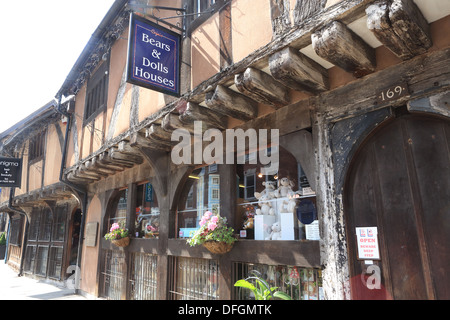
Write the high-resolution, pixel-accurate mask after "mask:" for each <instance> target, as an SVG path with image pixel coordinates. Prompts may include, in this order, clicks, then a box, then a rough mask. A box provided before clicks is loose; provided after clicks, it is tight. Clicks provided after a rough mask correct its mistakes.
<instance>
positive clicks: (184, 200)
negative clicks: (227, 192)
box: [177, 166, 220, 238]
mask: <svg viewBox="0 0 450 320" xmlns="http://www.w3.org/2000/svg"><path fill="white" fill-rule="evenodd" d="M208 210H209V211H211V212H213V213H218V214H220V175H219V174H217V168H216V167H215V166H209V167H208V166H206V167H202V168H199V169H196V170H194V171H193V172H192V173H191V174H190V175H189V177H188V179H187V181H186V183H185V185H184V189H183V192H182V194H181V199H180V201H179V204H178V211H177V232H178V237H179V238H189V237H190V236H192V234H193V232H195V230H197V228H198V227H199V222H200V220H201V217H202V216H203V214H204V213H205V212H206V211H208Z"/></svg>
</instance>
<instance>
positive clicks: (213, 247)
mask: <svg viewBox="0 0 450 320" xmlns="http://www.w3.org/2000/svg"><path fill="white" fill-rule="evenodd" d="M203 246H204V247H205V248H206V249H208V250H209V252H211V253H214V254H224V253H227V252H230V251H231V249H233V243H226V242H223V241H206V242H205V243H203Z"/></svg>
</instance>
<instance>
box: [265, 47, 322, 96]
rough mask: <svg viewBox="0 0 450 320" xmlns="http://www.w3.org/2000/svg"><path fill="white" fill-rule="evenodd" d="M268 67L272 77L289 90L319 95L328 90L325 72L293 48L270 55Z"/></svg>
mask: <svg viewBox="0 0 450 320" xmlns="http://www.w3.org/2000/svg"><path fill="white" fill-rule="evenodd" d="M269 66H270V72H271V74H272V76H273V77H274V78H275V79H276V80H278V81H280V82H281V83H283V84H284V85H286V86H287V87H289V88H291V89H294V90H297V91H308V92H312V93H319V92H322V91H326V90H328V88H329V81H328V72H327V70H326V69H325V68H323V67H322V66H321V65H319V64H318V63H317V62H315V61H313V60H312V59H310V58H308V57H307V56H305V55H304V54H302V53H301V52H299V51H298V50H296V49H294V48H291V47H286V48H284V49H282V50H280V51H278V52H276V53H274V54H272V55H271V56H270V58H269Z"/></svg>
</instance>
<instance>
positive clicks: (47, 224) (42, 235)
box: [38, 208, 53, 241]
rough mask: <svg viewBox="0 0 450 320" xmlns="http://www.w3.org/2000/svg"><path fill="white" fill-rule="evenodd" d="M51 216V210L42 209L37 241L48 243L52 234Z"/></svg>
mask: <svg viewBox="0 0 450 320" xmlns="http://www.w3.org/2000/svg"><path fill="white" fill-rule="evenodd" d="M52 224H53V215H52V210H50V209H49V208H44V209H43V211H42V212H41V214H40V222H39V237H38V238H39V241H50V237H51V234H52Z"/></svg>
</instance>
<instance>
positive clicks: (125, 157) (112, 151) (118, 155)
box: [108, 147, 144, 167]
mask: <svg viewBox="0 0 450 320" xmlns="http://www.w3.org/2000/svg"><path fill="white" fill-rule="evenodd" d="M108 156H109V157H110V159H111V160H112V163H117V164H122V165H124V166H131V167H132V166H134V165H135V164H142V163H143V162H144V159H143V158H142V156H140V155H131V154H128V153H122V152H120V151H119V149H118V148H117V147H111V148H109V150H108Z"/></svg>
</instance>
